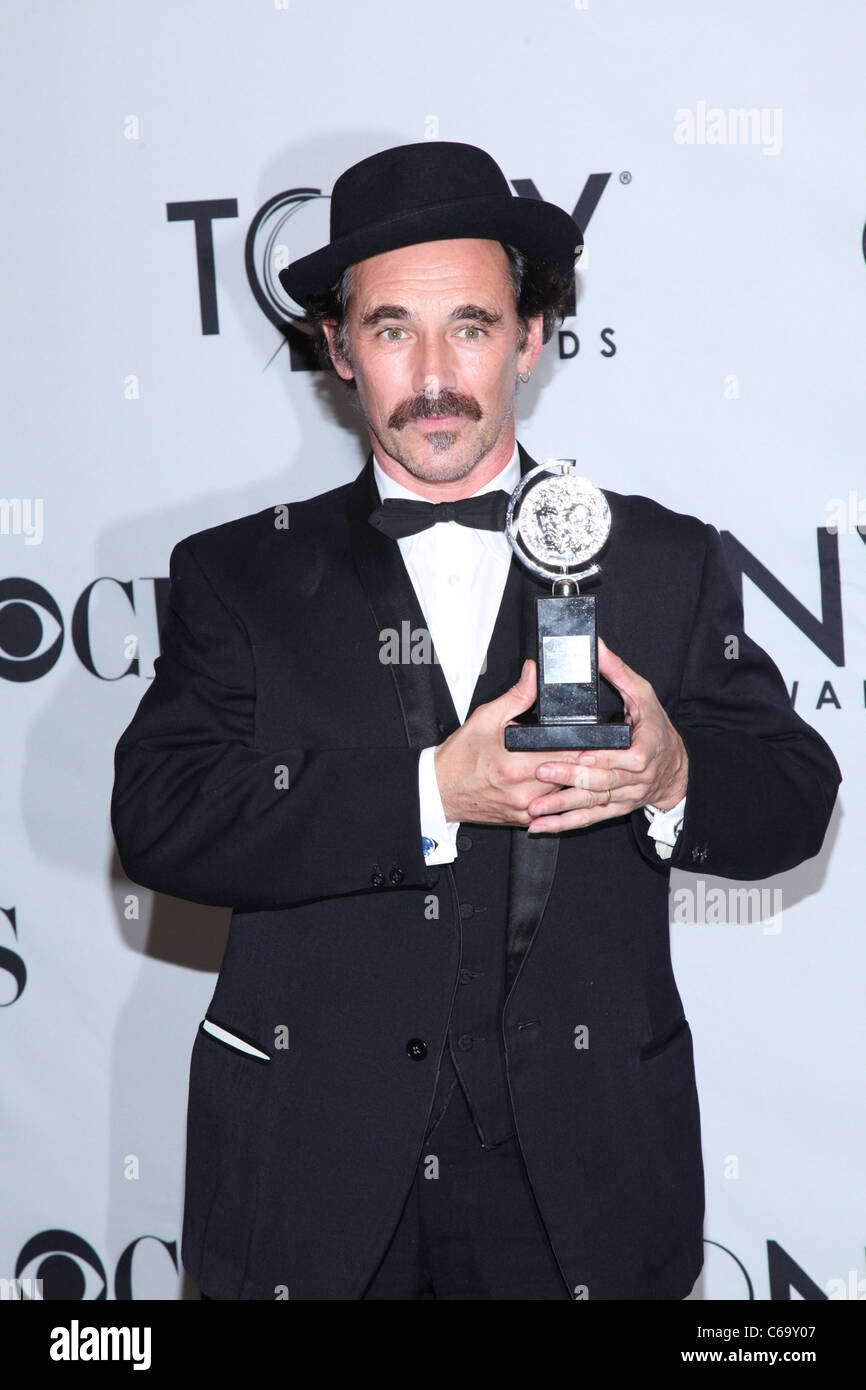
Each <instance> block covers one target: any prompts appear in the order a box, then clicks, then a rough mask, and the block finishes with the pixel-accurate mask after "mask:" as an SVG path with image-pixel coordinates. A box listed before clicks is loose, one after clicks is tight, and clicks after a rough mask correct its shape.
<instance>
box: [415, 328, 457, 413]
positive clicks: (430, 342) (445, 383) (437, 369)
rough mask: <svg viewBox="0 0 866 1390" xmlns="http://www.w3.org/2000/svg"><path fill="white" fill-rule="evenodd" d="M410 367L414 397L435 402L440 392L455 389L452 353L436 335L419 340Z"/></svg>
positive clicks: (455, 379) (432, 334) (429, 335)
mask: <svg viewBox="0 0 866 1390" xmlns="http://www.w3.org/2000/svg"><path fill="white" fill-rule="evenodd" d="M412 365H413V370H412V390H413V391H414V392H415V394H416V395H424V396H426V397H427V399H428V400H436V399H437V397H438V396H439V395H440V393H441V392H442V391H444V390H446V389H449V390H454V389H455V388H456V384H457V378H456V371H455V366H454V356H453V351H452V349H451V348H450V347H449V346H448V344H447V343H446V342H445V341H444V340H443V339H442V338H440V337H439V336H438V335H437V334H435V333H428V334H425V335H423V336H422V337H420V338H419V340H418V345H417V349H416V353H415V361H414V362H413V364H412Z"/></svg>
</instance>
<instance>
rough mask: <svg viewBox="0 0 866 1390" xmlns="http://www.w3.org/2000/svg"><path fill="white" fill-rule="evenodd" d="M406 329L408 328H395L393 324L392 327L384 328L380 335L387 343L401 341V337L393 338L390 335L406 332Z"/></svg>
mask: <svg viewBox="0 0 866 1390" xmlns="http://www.w3.org/2000/svg"><path fill="white" fill-rule="evenodd" d="M405 331H406V330H405V329H403V328H395V327H394V326H393V325H392V326H391V327H390V328H383V329H382V332H381V333H380V334H379V337H380V338H384V339H385V341H386V343H399V341H400V339H399V338H392V337H391V336H390V335H391V334H392V333H404V332H405Z"/></svg>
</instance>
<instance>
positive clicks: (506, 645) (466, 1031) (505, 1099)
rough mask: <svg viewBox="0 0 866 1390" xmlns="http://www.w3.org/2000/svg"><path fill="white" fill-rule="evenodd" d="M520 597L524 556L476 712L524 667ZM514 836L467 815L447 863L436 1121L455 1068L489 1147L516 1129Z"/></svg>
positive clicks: (439, 701)
mask: <svg viewBox="0 0 866 1390" xmlns="http://www.w3.org/2000/svg"><path fill="white" fill-rule="evenodd" d="M521 602H522V596H521V576H520V572H519V564H518V561H517V560H516V559H514V558H512V562H511V568H510V570H509V573H508V578H507V581H506V584H505V588H504V591H503V595H502V602H501V604H500V608H499V612H498V614H497V618H496V622H495V624H494V628H493V633H492V636H491V639H490V646H489V648H488V651H487V667H486V670H485V671H483V672H482V673H481V675H480V676H479V678H478V682H477V684H476V687H475V690H474V692H473V696H472V701H471V704H470V712H471V710H473V709H474V708H475V707H476V706H477V705H481V704H486V703H487V702H488V701H489V700H493V699H495V698H496V697H497V696H499V695H501V694H503V692H504V691H505V690H507V689H508V687H509V686H510V685H513V684H514V682H515V681H516V680H517V679H518V677H519V675H520V667H521V665H522V661H523V656H522V651H523V638H522V622H521ZM431 669H432V673H433V674H432V679H433V689H434V702H435V708H436V717H437V722H438V725H439V729H440V731H441V733H442V736H443V738H445V737H447V736H448V735H449V734H450V733H452V732H453V730H454V729H456V728H457V727H458V726H459V721H458V719H457V714H456V711H455V709H454V703H453V701H452V699H451V694H450V691H449V690H448V683H447V681H446V680H445V676H444V673H443V671H442V667H441V666H439V665H437V664H435V663H434V665H433V667H432V668H431ZM467 718H468V715H467ZM511 844H512V835H511V827H510V826H505V825H503V826H498V825H480V824H470V823H469V822H461V825H460V829H459V832H458V836H457V851H458V853H457V858H456V860H454V862H453V863H452V864H451V865H450V866H448V867H449V868H450V870H451V872H452V873H453V876H454V881H455V884H456V887H457V898H458V902H459V904H460V934H461V956H460V972H459V975H458V983H457V988H456V991H455V995H454V1003H453V1006H452V1010H451V1018H450V1021H449V1028H448V1042H447V1047H446V1049H445V1053H444V1054H443V1058H442V1065H441V1068H440V1074H439V1085H438V1088H437V1094H436V1099H435V1101H434V1106H433V1111H432V1114H431V1123H435V1121H436V1119H437V1117H438V1116H439V1115H440V1114H441V1112H442V1109H443V1107H444V1104H445V1102H446V1101H447V1098H448V1096H449V1094H450V1092H451V1090H452V1088H453V1085H454V1081H455V1075H456V1078H457V1080H458V1082H459V1084H460V1085H461V1087H462V1088H463V1092H464V1094H465V1096H466V1099H467V1102H468V1105H469V1109H470V1111H471V1113H472V1118H473V1120H474V1122H475V1128H476V1130H477V1131H478V1137H479V1139H480V1141H481V1143H482V1144H483V1146H484V1147H485V1148H493V1147H494V1146H495V1145H497V1144H501V1143H502V1142H503V1141H504V1140H506V1139H508V1138H509V1137H510V1136H511V1135H512V1134H513V1133H514V1118H513V1115H512V1110H511V1102H510V1099H509V1094H508V1083H507V1079H506V1073H505V1046H504V1041H503V1035H502V1011H503V1007H504V1004H505V996H506V993H507V985H508V981H507V960H506V957H507V942H506V925H507V921H508V898H509V894H508V879H509V870H510V863H511ZM444 867H445V866H443V868H444Z"/></svg>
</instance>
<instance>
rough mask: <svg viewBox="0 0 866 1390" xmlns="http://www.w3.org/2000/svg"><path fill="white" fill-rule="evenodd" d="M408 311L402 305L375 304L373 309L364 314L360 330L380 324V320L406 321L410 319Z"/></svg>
mask: <svg viewBox="0 0 866 1390" xmlns="http://www.w3.org/2000/svg"><path fill="white" fill-rule="evenodd" d="M411 317H412V316H411V314H410V313H409V310H408V309H406V308H404V307H403V305H402V304H377V305H376V308H375V309H370V311H369V312H368V313H366V314H364V316H363V318H362V319H361V327H362V328H372V327H373V325H374V324H377V323H380V322H381V320H382V319H408V318H411Z"/></svg>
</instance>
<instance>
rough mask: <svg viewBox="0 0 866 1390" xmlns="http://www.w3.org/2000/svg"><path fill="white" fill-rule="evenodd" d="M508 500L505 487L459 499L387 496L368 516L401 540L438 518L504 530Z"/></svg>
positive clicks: (393, 536) (387, 534)
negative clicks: (412, 499) (455, 500)
mask: <svg viewBox="0 0 866 1390" xmlns="http://www.w3.org/2000/svg"><path fill="white" fill-rule="evenodd" d="M508 501H509V494H508V493H507V492H503V491H502V490H501V489H500V490H499V491H498V492H482V493H480V494H478V495H477V496H475V497H461V498H460V499H459V501H457V502H420V501H419V502H412V501H410V500H409V498H408V497H386V498H385V501H384V502H383V503H382V505H381V506H380V507H376V509H375V510H374V511H372V512H371V513H370V515H369V517H368V518H367V519H368V521H369V522H370V525H371V526H375V527H376V530H377V531H381V532H382V534H383V535H384V536H391V537H392V539H393V540H397V541H398V540H402V539H403V537H404V536H414V535H415V534H416V533H417V532H418V531H426V530H427V527H428V526H435V525H436V522H437V521H459V522H460V525H461V526H474V527H478V528H480V529H481V530H484V531H504V530H505V513H506V511H507V510H508Z"/></svg>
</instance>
